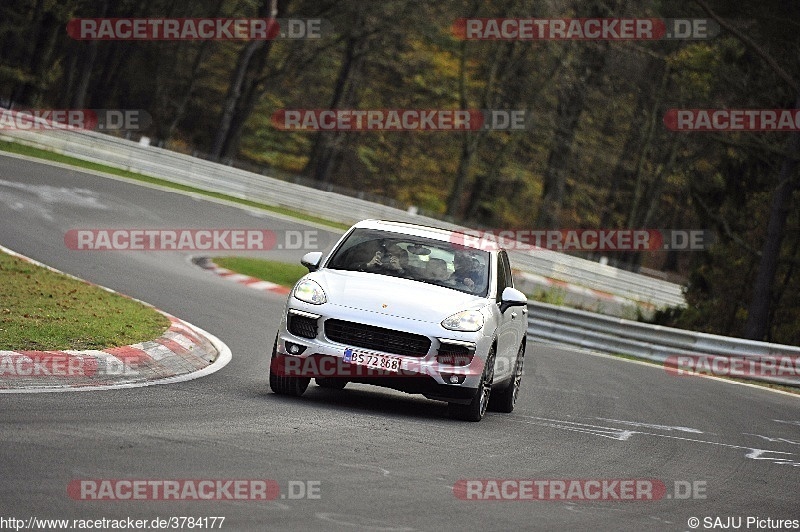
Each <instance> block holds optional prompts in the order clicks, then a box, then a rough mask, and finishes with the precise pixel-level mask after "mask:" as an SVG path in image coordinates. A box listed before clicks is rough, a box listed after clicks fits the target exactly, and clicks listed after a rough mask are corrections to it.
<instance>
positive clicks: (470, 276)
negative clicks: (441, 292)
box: [450, 252, 481, 290]
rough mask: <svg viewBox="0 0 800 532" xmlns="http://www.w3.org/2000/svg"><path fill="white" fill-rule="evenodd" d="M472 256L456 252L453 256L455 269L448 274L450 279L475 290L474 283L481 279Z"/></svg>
mask: <svg viewBox="0 0 800 532" xmlns="http://www.w3.org/2000/svg"><path fill="white" fill-rule="evenodd" d="M475 262H477V261H474V260H473V258H472V257H470V256H469V255H468V254H466V253H464V252H456V254H455V255H454V256H453V265H454V267H455V271H453V274H452V275H451V276H450V280H451V281H455V282H456V283H460V284H462V285H464V286H466V287H467V288H468V289H469V290H475V285H476V283H478V282H479V281H480V280H481V273H480V271H479V270H478V268H477V267H476V264H475Z"/></svg>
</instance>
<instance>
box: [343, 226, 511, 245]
mask: <svg viewBox="0 0 800 532" xmlns="http://www.w3.org/2000/svg"><path fill="white" fill-rule="evenodd" d="M353 227H357V228H360V229H378V230H382V231H389V232H392V233H399V234H405V235H411V236H419V237H424V238H430V239H432V240H441V241H443V242H450V243H454V244H459V245H460V246H463V247H466V248H470V249H479V250H481V251H488V252H490V253H497V252H498V251H499V249H485V248H483V247H480V246H473V245H470V244H469V242H472V241H474V237H470V236H469V235H467V234H466V233H463V232H461V231H454V230H450V229H441V228H439V227H431V226H427V225H419V224H412V223H408V222H396V221H392V220H362V221H360V222H358V223H356V224H355V225H354V226H353Z"/></svg>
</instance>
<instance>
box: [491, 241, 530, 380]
mask: <svg viewBox="0 0 800 532" xmlns="http://www.w3.org/2000/svg"><path fill="white" fill-rule="evenodd" d="M513 284H514V282H513V279H512V277H511V268H510V266H509V262H508V256H507V255H506V252H505V251H500V252H499V253H498V254H497V292H496V304H497V308H498V314H500V312H499V309H500V300H501V297H502V295H503V290H504V289H505V288H506V287H509V286H512V287H513ZM524 319H525V316H524V314H523V313H522V308H520V307H509V308H507V309H506V311H505V312H503V313H502V314H500V317H499V320H498V327H497V363H496V364H495V378H496V379H498V380H502V379H504V378H505V377H507V376H509V375H510V374H511V373H512V371H513V368H514V362H515V361H516V356H517V348H518V347H519V343H520V341H521V337H520V327H519V323H520V321H524Z"/></svg>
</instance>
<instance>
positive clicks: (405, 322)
mask: <svg viewBox="0 0 800 532" xmlns="http://www.w3.org/2000/svg"><path fill="white" fill-rule="evenodd" d="M468 241H469V240H468V239H467V238H465V237H464V235H462V234H461V233H454V232H451V231H446V230H441V229H435V228H431V227H425V226H420V225H413V224H407V223H400V222H388V221H376V220H365V221H362V222H359V223H357V224H356V225H354V226H353V227H352V228H350V230H349V231H347V233H345V235H344V236H343V237H342V238H341V239H340V240H339V241H338V242H337V243H336V245H335V246H334V247H333V249H332V251H331V252H330V253H329V254H328V255H327V256H326V257H324V258H323V256H322V253H320V252H313V253H308V254H306V255H305V256H304V257H303V259H302V263H303V264H304V265H305V266H306V267H307V268H308V270H309V273H308V274H307V275H305V276H304V277H303V278H302V279H300V281H298V282H297V284H296V285H295V286H294V288H293V289H292V292H291V293H290V294H289V297H288V299H287V302H286V311H285V312H284V314H283V317H282V319H281V324H280V329H279V331H278V335H277V338H276V341H275V345H274V347H273V352H272V359H271V363H270V376H269V382H270V387H271V388H272V390H273V391H274V392H275V393H277V394H283V395H301V394H302V393H303V392H305V390H306V388H307V387H308V385H309V382H310V379H311V378H314V379H315V380H316V383H317V384H318V385H319V386H323V387H326V388H338V389H341V388H344V387H345V386H346V385H347V383H348V382H358V383H367V384H374V385H378V386H384V387H388V388H392V389H396V390H401V391H404V392H408V393H418V394H422V395H424V396H425V397H428V398H430V399H435V400H440V401H446V402H447V403H448V404H449V406H448V411H449V413H450V416H451V417H453V418H456V419H463V420H468V421H480V420H481V419H482V418H483V416H484V414H485V413H486V410H487V407H488V408H490V409H492V410H496V411H499V412H511V411H512V410H513V409H514V403H515V402H516V399H517V394H518V392H519V387H520V382H521V380H522V366H523V360H524V356H525V343H526V341H525V339H526V338H525V335H526V330H527V298H526V297H525V295H524V294H523V293H522V292H520V291H519V290H516V289H515V288H514V283H513V279H512V276H511V268H510V265H509V261H508V256H507V254H506V252H505V251H503V250H502V249H496V248H495V249H491V247H487V246H476V247H473V246H470V245H467V243H468Z"/></svg>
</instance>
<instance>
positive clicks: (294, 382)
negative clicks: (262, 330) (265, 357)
mask: <svg viewBox="0 0 800 532" xmlns="http://www.w3.org/2000/svg"><path fill="white" fill-rule="evenodd" d="M285 358H286V356H285V355H281V354H279V353H278V339H277V338H275V345H273V346H272V358H271V359H270V364H269V387H270V388H272V391H273V392H275V393H276V394H278V395H293V396H295V397H299V396H301V395H303V393H304V392H305V391H306V388H308V383H309V382H311V379H310V378H309V377H296V376H291V375H286V374H285V373H286V366H287V365H286V363H285V361H284V359H285Z"/></svg>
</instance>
